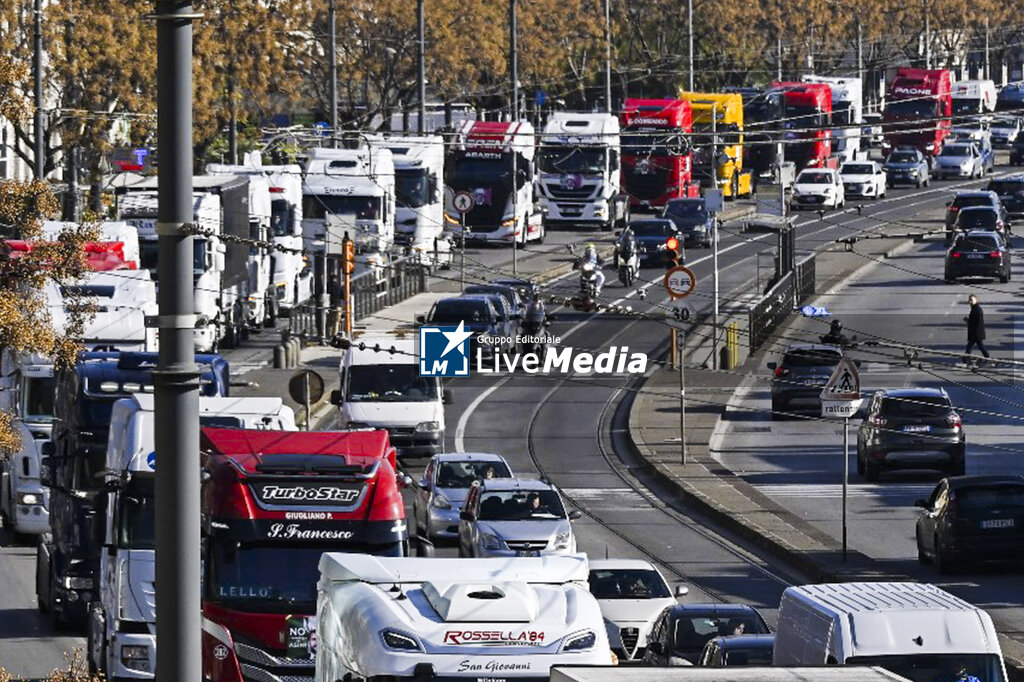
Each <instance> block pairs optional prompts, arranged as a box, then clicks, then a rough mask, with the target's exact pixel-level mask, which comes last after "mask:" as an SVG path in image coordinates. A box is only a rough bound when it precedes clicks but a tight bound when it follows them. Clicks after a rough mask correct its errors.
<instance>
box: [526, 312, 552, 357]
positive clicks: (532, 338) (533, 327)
mask: <svg viewBox="0 0 1024 682" xmlns="http://www.w3.org/2000/svg"><path fill="white" fill-rule="evenodd" d="M550 324H551V322H549V321H548V316H547V315H546V314H545V312H544V304H543V303H531V304H530V305H529V306H527V308H526V314H525V315H523V320H522V323H521V324H520V330H521V331H522V338H523V339H524V341H523V342H522V343H521V344H520V347H521V350H522V351H523V352H524V353H541V352H543V351H544V347H545V345H547V344H546V343H545V342H544V338H545V337H546V336H547V328H548V325H550Z"/></svg>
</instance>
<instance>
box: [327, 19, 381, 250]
mask: <svg viewBox="0 0 1024 682" xmlns="http://www.w3.org/2000/svg"><path fill="white" fill-rule="evenodd" d="M335 1H336V0H328V2H327V23H328V33H329V34H330V45H328V46H327V56H328V58H329V59H330V60H331V76H330V78H331V87H330V98H331V146H332V147H337V146H338V12H337V8H336V7H335ZM363 92H364V93H365V92H366V90H365V89H364V90H363ZM366 100H367V101H366V102H364V104H366V105H367V110H369V104H370V102H369V97H366ZM325 248H326V247H325Z"/></svg>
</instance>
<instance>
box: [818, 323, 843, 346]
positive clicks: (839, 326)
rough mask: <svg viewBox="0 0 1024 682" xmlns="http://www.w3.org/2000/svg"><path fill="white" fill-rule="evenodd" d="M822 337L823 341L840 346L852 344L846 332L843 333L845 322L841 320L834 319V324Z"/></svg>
mask: <svg viewBox="0 0 1024 682" xmlns="http://www.w3.org/2000/svg"><path fill="white" fill-rule="evenodd" d="M820 338H821V342H822V343H828V344H831V345H833V346H839V347H840V348H846V347H847V346H849V345H850V339H849V338H848V337H847V336H846V334H843V323H842V322H840V321H839V320H832V324H830V325H829V328H828V334H824V335H822V336H821V337H820Z"/></svg>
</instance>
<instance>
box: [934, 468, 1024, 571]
mask: <svg viewBox="0 0 1024 682" xmlns="http://www.w3.org/2000/svg"><path fill="white" fill-rule="evenodd" d="M916 504H917V506H918V507H922V508H923V509H924V511H923V512H921V515H920V516H919V517H917V528H916V533H915V535H916V537H917V560H918V561H920V562H921V563H923V564H925V563H931V562H935V565H936V568H938V570H939V573H948V572H950V571H952V570H953V569H956V568H961V567H965V566H967V564H968V563H973V562H979V561H990V560H1000V559H1010V560H1019V559H1024V476H1019V475H998V476H953V477H950V478H944V479H942V480H941V481H939V484H938V485H937V486H935V490H933V491H932V494H931V497H929V498H928V499H927V500H918V501H917V502H916Z"/></svg>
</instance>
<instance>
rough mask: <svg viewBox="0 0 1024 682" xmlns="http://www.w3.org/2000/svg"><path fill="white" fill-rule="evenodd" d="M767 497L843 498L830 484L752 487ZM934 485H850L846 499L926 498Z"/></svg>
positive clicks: (840, 486) (837, 489)
mask: <svg viewBox="0 0 1024 682" xmlns="http://www.w3.org/2000/svg"><path fill="white" fill-rule="evenodd" d="M754 487H755V488H757V490H759V491H760V492H762V493H764V494H765V495H767V496H768V497H804V498H815V499H822V498H833V497H836V498H837V497H842V496H843V486H842V485H841V484H830V483H778V484H765V485H757V486H754ZM934 489H935V486H934V485H881V484H874V483H856V484H850V486H849V488H848V490H847V496H848V497H864V498H867V497H887V498H891V497H913V498H915V499H916V498H919V497H927V496H928V495H930V494H931V492H932V490H934Z"/></svg>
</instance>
